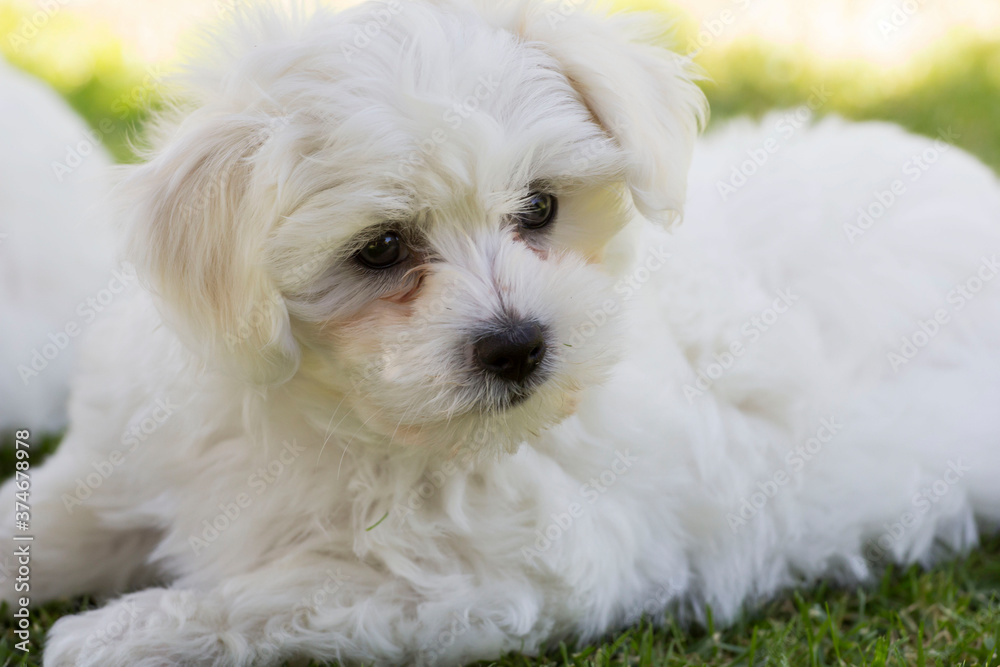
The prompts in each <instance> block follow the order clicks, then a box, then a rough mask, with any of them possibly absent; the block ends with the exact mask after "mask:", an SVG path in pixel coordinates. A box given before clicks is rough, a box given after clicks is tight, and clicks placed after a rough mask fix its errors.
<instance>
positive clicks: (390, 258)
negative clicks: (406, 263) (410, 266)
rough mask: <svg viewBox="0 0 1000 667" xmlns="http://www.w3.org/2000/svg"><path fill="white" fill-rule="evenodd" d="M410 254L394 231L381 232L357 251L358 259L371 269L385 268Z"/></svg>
mask: <svg viewBox="0 0 1000 667" xmlns="http://www.w3.org/2000/svg"><path fill="white" fill-rule="evenodd" d="M409 256H410V250H409V248H407V247H406V244H404V243H403V242H402V241H401V240H400V238H399V234H397V233H396V232H391V231H390V232H382V233H380V234H379V235H378V236H376V237H375V238H373V239H372V240H370V241H369V242H368V243H367V244H365V247H364V248H362V249H361V250H360V251H359V252H358V261H360V262H361V263H362V264H364V265H365V266H367V267H369V268H372V269H387V268H389V267H390V266H394V265H396V264H399V263H400V262H402V261H403V260H404V259H406V258H407V257H409Z"/></svg>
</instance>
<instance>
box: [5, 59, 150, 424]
mask: <svg viewBox="0 0 1000 667" xmlns="http://www.w3.org/2000/svg"><path fill="white" fill-rule="evenodd" d="M0 90H2V91H3V94H0V313H2V317H0V341H2V343H0V431H8V430H13V429H19V428H32V429H41V430H45V431H57V430H59V429H61V428H63V427H64V426H65V425H66V398H67V393H68V392H67V387H68V385H69V377H70V372H71V368H72V366H73V359H74V356H75V353H76V345H77V342H78V341H79V340H80V338H81V337H82V335H83V332H84V331H85V330H86V329H87V328H88V327H89V325H90V323H92V322H93V321H94V320H95V319H96V317H97V314H98V310H99V309H103V307H104V305H107V302H109V301H110V299H108V298H106V297H105V296H104V294H102V290H104V291H105V292H107V293H108V294H111V291H110V290H109V289H108V284H109V283H114V284H113V285H112V287H115V288H118V287H120V288H121V289H122V290H124V289H125V288H126V287H127V286H128V285H125V284H121V285H119V283H118V282H117V281H116V279H115V276H114V275H112V265H111V262H112V257H113V256H114V244H113V241H112V236H111V234H110V230H109V229H107V228H105V227H103V226H101V224H99V223H100V222H103V221H104V220H106V218H107V211H106V210H105V206H106V203H107V202H106V193H107V189H108V188H107V186H108V184H107V183H106V182H104V181H105V177H106V176H107V169H108V166H109V165H110V163H111V160H110V159H109V158H108V155H107V153H106V152H105V151H104V149H103V148H102V147H101V145H100V143H99V141H98V140H97V139H95V137H94V134H93V133H92V132H91V131H90V130H89V129H88V128H87V125H86V123H84V122H83V120H82V119H80V118H79V117H78V116H77V115H76V114H75V113H73V111H72V110H71V109H70V108H69V106H68V105H67V104H66V103H65V102H64V101H63V100H61V99H59V96H58V95H56V93H55V91H53V90H51V89H50V88H49V87H48V86H46V85H45V84H44V83H42V82H41V81H36V80H34V79H33V78H32V77H30V76H28V75H27V74H24V73H23V72H19V71H17V70H15V69H14V68H13V67H11V66H10V65H8V64H7V63H6V62H4V61H3V60H2V59H0ZM129 278H130V280H129V279H127V281H126V282H128V283H134V282H135V280H134V278H135V276H134V275H131V276H129ZM88 299H91V300H92V301H91V303H88ZM100 301H105V304H104V305H102V304H101V303H100Z"/></svg>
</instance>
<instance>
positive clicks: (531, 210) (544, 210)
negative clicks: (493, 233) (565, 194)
mask: <svg viewBox="0 0 1000 667" xmlns="http://www.w3.org/2000/svg"><path fill="white" fill-rule="evenodd" d="M557 207H558V202H557V201H556V198H555V197H554V196H552V195H550V194H548V193H546V192H539V191H537V190H536V191H534V192H532V193H530V194H529V195H528V200H527V201H526V202H525V205H524V208H523V209H521V210H520V211H519V212H518V213H517V216H516V217H517V222H518V224H519V225H521V226H522V227H524V228H526V229H541V228H542V227H545V226H546V225H548V224H549V223H550V222H552V221H553V220H554V219H555V217H556V208H557Z"/></svg>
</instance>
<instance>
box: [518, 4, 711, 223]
mask: <svg viewBox="0 0 1000 667" xmlns="http://www.w3.org/2000/svg"><path fill="white" fill-rule="evenodd" d="M582 4H585V3H584V0H578V2H575V3H572V2H566V1H565V0H564V1H563V2H560V3H537V2H530V3H528V4H527V5H526V6H525V12H524V14H523V16H522V17H521V20H520V25H519V26H517V27H516V28H515V32H517V33H519V34H520V35H521V36H522V37H523V38H524V39H526V40H528V41H530V42H536V43H538V44H539V45H540V48H542V49H543V50H544V51H546V52H547V53H548V54H550V55H551V56H552V57H553V58H554V59H555V60H556V61H557V62H558V63H559V65H560V67H561V68H562V72H563V74H565V75H566V77H567V78H568V79H569V80H570V83H571V84H572V85H573V86H574V88H576V90H577V91H578V92H579V94H580V96H581V97H582V98H583V100H584V102H585V103H586V104H587V106H588V107H589V108H590V111H591V113H592V114H593V115H594V117H595V118H596V119H597V121H598V122H599V123H600V124H601V125H602V126H603V127H604V129H605V130H606V131H607V132H608V133H609V134H610V135H611V136H612V137H613V138H614V139H615V140H616V141H617V142H618V145H619V146H620V147H621V148H622V149H623V150H624V151H625V152H626V153H627V155H628V156H629V165H628V170H627V174H626V178H627V185H628V187H629V190H630V191H631V193H632V199H633V201H634V202H635V205H636V208H638V210H639V212H640V213H642V214H643V215H645V216H646V217H648V218H650V219H653V220H657V221H660V222H670V221H673V220H675V219H678V218H679V217H680V216H681V215H682V213H683V207H684V199H685V195H686V191H687V172H688V167H689V166H690V162H691V152H692V149H693V146H694V140H695V137H696V136H697V134H698V132H699V131H700V130H701V129H702V127H703V126H704V124H705V120H706V117H707V114H708V105H707V103H706V100H705V96H704V94H703V93H702V92H701V90H700V89H699V88H698V86H697V85H695V83H694V81H695V80H696V79H698V78H700V77H699V76H698V75H697V73H696V71H695V68H694V67H693V65H692V64H691V62H690V60H689V59H687V58H683V57H681V56H680V55H678V54H675V53H673V52H672V51H669V50H668V49H666V48H664V47H663V46H661V45H660V44H662V42H663V38H664V35H665V34H666V33H667V28H668V26H667V25H666V22H665V19H663V18H662V17H660V16H657V15H655V14H652V13H638V14H636V13H622V14H615V15H611V16H600V15H595V14H592V13H590V12H588V11H584V8H583V7H582V6H581V5H582Z"/></svg>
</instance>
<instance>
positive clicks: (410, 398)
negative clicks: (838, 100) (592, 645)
mask: <svg viewBox="0 0 1000 667" xmlns="http://www.w3.org/2000/svg"><path fill="white" fill-rule="evenodd" d="M649 24H650V21H649V19H648V17H647V18H642V17H640V18H638V19H637V18H629V17H614V18H606V17H597V16H593V15H591V14H589V13H587V12H585V11H583V10H582V9H579V10H575V11H565V4H563V5H556V4H544V3H538V2H520V1H519V2H511V3H485V2H484V3H482V4H476V3H472V2H467V1H457V0H456V1H455V2H444V1H442V2H411V3H405V4H402V3H399V4H397V3H394V2H389V3H381V2H376V3H370V4H367V5H363V6H361V7H359V8H356V9H354V10H351V11H349V12H345V13H342V14H331V13H328V12H326V11H320V12H318V13H315V14H314V15H311V16H308V17H295V18H288V17H284V16H281V15H278V14H273V13H271V12H268V11H259V12H256V13H254V14H253V15H252V16H249V17H245V18H244V19H243V21H242V22H241V24H240V25H239V26H238V27H236V28H234V29H233V30H232V31H231V32H229V33H227V34H225V35H224V36H222V37H220V38H217V39H215V40H214V42H213V43H214V46H213V47H212V48H211V49H210V50H208V51H207V52H206V53H205V54H203V55H202V56H201V59H200V60H198V61H197V63H196V65H195V66H194V67H193V69H192V71H191V73H190V76H188V78H187V79H186V85H187V88H186V89H185V93H186V94H187V95H188V97H189V98H190V99H191V100H192V104H191V105H190V106H189V107H188V108H185V109H183V110H181V111H180V112H178V113H177V114H176V115H174V116H170V117H166V118H164V119H163V121H162V123H161V126H160V130H159V131H158V132H157V134H156V137H157V138H156V140H155V144H156V148H155V150H154V151H153V152H152V153H151V155H150V159H149V161H148V162H147V163H146V164H144V165H141V166H137V167H133V168H131V169H130V171H129V172H128V174H127V175H126V177H125V180H124V182H123V184H122V186H121V192H122V197H123V198H124V205H123V207H122V208H123V211H124V212H123V219H124V220H125V225H126V227H127V232H128V248H129V250H128V252H129V256H130V258H131V259H132V260H133V261H134V262H135V264H136V266H137V269H138V271H139V273H140V275H141V276H143V277H144V279H145V281H146V284H147V285H148V288H149V289H148V291H147V292H144V293H143V294H141V295H140V296H138V297H136V298H134V299H131V300H130V301H128V302H127V303H126V302H121V303H116V304H115V307H114V312H112V313H108V314H107V315H106V316H105V317H103V318H102V319H101V321H100V325H99V330H94V331H93V335H91V336H90V338H89V347H88V348H87V349H86V350H85V354H84V358H83V363H82V367H81V368H80V369H79V376H78V378H77V381H76V384H75V387H74V389H73V402H72V406H71V415H70V418H71V427H70V431H69V433H68V434H67V436H66V439H65V441H64V443H63V444H62V446H61V448H60V450H59V451H58V452H57V453H56V455H55V456H54V458H52V459H51V460H50V461H49V462H47V463H46V464H45V465H44V466H43V467H42V468H41V469H40V470H38V471H37V473H36V475H35V478H34V481H33V486H32V494H33V495H32V500H33V517H34V518H33V521H34V526H35V530H36V543H35V545H34V549H35V552H34V559H33V563H32V568H33V570H32V571H33V577H34V579H33V590H32V600H33V601H34V602H41V601H44V600H47V599H52V598H57V597H61V596H70V595H76V594H81V593H99V594H106V595H107V594H117V593H119V592H123V591H126V590H128V589H130V588H132V589H134V588H140V590H137V591H136V592H131V593H127V594H124V595H122V596H121V597H117V598H115V599H112V600H111V601H110V602H108V603H107V604H106V605H105V606H103V607H101V608H99V609H96V610H93V611H89V612H86V613H84V614H80V615H77V616H72V617H67V618H63V619H61V620H60V621H59V622H58V623H57V624H56V625H55V627H54V628H53V629H52V632H51V635H50V640H49V644H48V648H47V651H46V655H45V658H46V664H47V665H50V666H51V667H63V666H69V665H74V666H83V665H94V666H96V665H100V666H102V667H112V666H114V667H124V666H126V665H127V666H129V667H162V666H163V665H165V664H183V665H251V664H277V663H279V662H280V661H281V660H285V659H289V658H295V657H302V656H309V657H314V658H320V659H339V660H346V661H367V662H372V661H374V662H375V663H377V664H386V663H399V664H404V663H413V662H418V663H434V664H457V663H461V662H463V661H469V660H473V659H477V658H490V657H495V656H497V655H498V654H500V653H501V652H504V651H510V650H519V651H528V652H531V651H536V650H539V649H542V648H544V647H546V646H551V645H552V644H553V643H555V642H558V641H559V640H562V639H567V638H572V639H579V640H582V641H588V640H591V639H594V638H596V637H598V636H600V635H601V634H602V633H605V632H608V631H610V630H613V629H615V628H618V627H621V626H624V625H626V624H629V623H633V622H635V621H637V620H638V618H639V617H640V616H641V615H642V614H647V615H650V616H653V617H661V615H662V614H663V613H664V612H665V611H669V612H672V613H674V614H678V615H680V616H681V617H683V618H685V619H695V620H697V619H700V618H702V617H703V614H704V610H705V607H706V605H711V608H712V610H713V613H714V616H715V618H716V619H722V620H726V621H728V620H731V619H733V618H734V617H735V616H736V615H737V614H738V613H739V612H740V610H741V607H742V605H743V604H744V603H746V602H748V601H753V600H757V599H759V598H761V597H764V596H769V595H772V594H774V593H776V592H778V591H780V590H782V589H785V588H787V587H790V586H795V585H800V584H804V583H808V582H809V581H812V580H815V579H816V578H818V577H833V578H836V579H838V580H841V581H864V580H868V579H870V578H871V577H872V576H873V574H874V573H875V572H877V571H878V570H879V569H880V568H881V567H882V566H883V565H884V564H886V563H889V562H904V563H908V562H914V561H919V562H924V563H927V562H930V561H932V560H933V559H934V558H935V557H937V556H938V555H940V554H944V553H948V552H951V551H955V550H962V549H965V548H967V547H969V546H971V545H973V544H974V543H975V542H976V539H977V520H978V521H980V522H981V525H982V526H993V525H995V523H996V521H997V520H998V519H1000V485H997V484H996V479H997V477H998V475H1000V446H998V444H1000V413H998V412H997V410H996V406H997V405H998V404H1000V384H998V382H997V378H998V377H1000V280H998V279H997V272H998V270H1000V266H998V263H997V256H998V255H997V253H998V252H1000V219H998V215H1000V214H998V212H1000V186H998V183H997V180H996V178H995V177H994V176H993V175H992V174H991V173H990V171H989V170H988V169H987V168H985V167H984V166H982V165H980V164H979V163H977V162H976V161H975V160H973V159H972V158H970V157H968V156H967V155H965V154H963V153H961V152H960V151H959V150H958V149H956V148H952V147H951V146H950V144H949V143H948V142H947V141H945V140H944V139H946V138H948V137H950V136H951V135H949V134H948V128H942V135H943V138H942V139H940V140H938V141H933V140H929V139H922V138H916V137H912V136H909V135H907V134H905V133H903V132H902V131H901V130H898V129H895V128H893V127H890V126H885V125H872V124H869V125H861V126H853V125H848V124H845V123H842V122H839V121H836V120H829V121H824V122H822V123H820V124H819V125H817V126H815V127H809V123H808V122H806V119H805V118H804V116H805V115H806V114H805V113H804V112H803V111H802V110H800V111H799V112H794V113H792V115H790V116H782V115H778V116H772V117H770V118H768V119H766V120H765V121H764V123H763V124H761V125H757V126H751V125H749V124H745V125H740V124H736V125H733V126H730V127H729V128H728V129H725V130H723V131H720V132H718V133H716V134H714V135H713V136H711V137H709V138H708V140H707V141H705V142H704V143H702V144H701V145H699V147H698V149H697V151H696V152H695V160H694V163H693V165H689V160H690V156H691V153H692V148H693V145H694V137H695V134H696V132H697V129H698V127H699V125H700V124H701V122H702V120H703V115H704V101H703V98H702V96H701V94H700V92H699V91H698V89H697V88H696V86H695V85H694V84H693V83H692V81H691V73H690V71H689V69H688V68H687V66H686V63H685V62H684V61H683V60H682V59H681V58H679V57H677V56H675V55H673V54H671V53H670V52H668V51H665V50H663V49H661V48H659V47H657V46H654V45H651V44H650V42H649V41H648V40H649V39H651V38H654V37H655V36H656V35H655V34H654V33H651V32H650V31H649V30H648V29H647V28H646V27H645V26H648V25H649ZM689 166H690V168H691V174H692V179H691V183H690V188H688V186H687V184H686V181H687V174H688V170H689ZM686 192H688V193H689V196H688V204H687V206H686V208H685V207H684V202H685V193H686ZM682 211H683V213H684V224H683V225H680V226H673V227H670V229H669V230H668V229H665V228H664V225H665V224H667V223H670V222H671V221H674V220H675V219H677V218H679V216H680V214H681V213H682ZM640 214H641V215H640ZM12 494H13V488H12V487H11V485H10V484H8V485H7V486H5V487H4V489H3V492H2V493H0V505H2V506H5V507H6V506H10V505H11V504H12V500H11V496H12ZM8 501H11V502H8ZM5 521H6V519H5ZM3 525H4V526H5V527H4V529H3V532H4V535H3V536H2V537H3V540H7V539H9V533H10V531H11V529H12V528H11V525H10V524H9V522H8V523H4V524H3ZM144 586H145V588H143V587H144ZM4 595H5V597H6V598H8V599H9V597H10V596H11V595H12V593H11V592H9V591H5V593H4Z"/></svg>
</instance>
